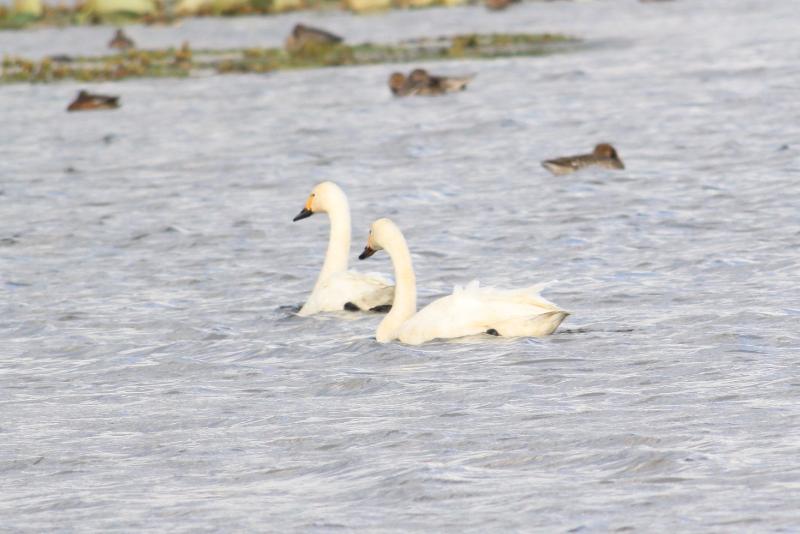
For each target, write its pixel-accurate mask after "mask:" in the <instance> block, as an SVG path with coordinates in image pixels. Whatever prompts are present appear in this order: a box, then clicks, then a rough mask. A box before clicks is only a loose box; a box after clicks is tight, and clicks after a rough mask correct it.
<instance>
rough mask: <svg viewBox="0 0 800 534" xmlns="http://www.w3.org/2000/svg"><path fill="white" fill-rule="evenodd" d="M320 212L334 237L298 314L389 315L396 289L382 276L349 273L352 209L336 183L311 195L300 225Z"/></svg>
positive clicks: (296, 218)
mask: <svg viewBox="0 0 800 534" xmlns="http://www.w3.org/2000/svg"><path fill="white" fill-rule="evenodd" d="M317 212H322V213H327V214H328V217H329V218H330V220H331V234H330V239H329V240H328V251H327V252H326V253H325V263H323V264H322V271H320V273H319V277H318V278H317V283H316V284H314V289H313V290H312V291H311V295H310V296H309V297H308V300H307V301H306V303H305V304H304V305H303V307H302V308H301V309H300V311H299V312H298V315H301V316H308V315H313V314H315V313H319V312H325V311H341V310H350V311H357V310H362V311H367V310H374V311H385V310H386V308H388V307H389V306H391V304H392V299H394V286H392V285H391V282H389V281H387V280H386V279H384V278H381V277H380V276H375V275H367V274H362V273H357V272H355V271H348V270H347V256H348V255H349V254H350V205H349V204H348V203H347V197H346V196H345V194H344V191H342V190H341V188H339V186H338V185H336V184H335V183H333V182H322V183H321V184H318V185H317V186H316V187H314V189H313V190H312V191H311V195H309V197H308V200H307V201H306V205H305V207H304V208H303V210H302V211H301V212H300V213H298V214H297V216H296V217H295V218H294V219H293V220H294V221H299V220H300V219H305V218H306V217H311V216H312V215H314V214H315V213H317Z"/></svg>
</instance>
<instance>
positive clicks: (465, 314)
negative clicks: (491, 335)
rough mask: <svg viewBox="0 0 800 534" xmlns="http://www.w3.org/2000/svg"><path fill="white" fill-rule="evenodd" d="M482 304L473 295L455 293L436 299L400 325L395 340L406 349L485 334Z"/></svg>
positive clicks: (463, 292) (460, 292) (462, 292)
mask: <svg viewBox="0 0 800 534" xmlns="http://www.w3.org/2000/svg"><path fill="white" fill-rule="evenodd" d="M481 308H482V303H481V301H480V299H477V298H475V294H473V293H470V292H467V291H463V290H462V291H458V292H456V293H454V294H452V295H448V296H446V297H442V298H440V299H436V300H434V301H433V302H431V303H430V304H428V305H427V306H425V307H424V308H422V309H421V310H420V311H419V312H417V313H416V314H415V315H414V316H413V317H411V319H409V320H408V321H406V322H405V323H403V326H401V327H400V331H399V333H398V338H399V339H400V341H402V342H403V343H408V344H409V345H419V344H420V343H424V342H426V341H430V340H431V339H450V338H455V337H463V336H472V335H475V334H482V333H484V332H486V330H487V329H486V328H483V326H482V322H481V320H480V316H481Z"/></svg>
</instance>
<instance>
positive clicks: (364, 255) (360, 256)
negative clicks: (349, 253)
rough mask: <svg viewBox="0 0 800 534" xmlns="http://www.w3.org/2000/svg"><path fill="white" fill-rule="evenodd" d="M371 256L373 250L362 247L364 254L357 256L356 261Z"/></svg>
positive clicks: (373, 252)
mask: <svg viewBox="0 0 800 534" xmlns="http://www.w3.org/2000/svg"><path fill="white" fill-rule="evenodd" d="M373 254H375V250H374V249H371V248H369V247H364V252H362V253H361V254H360V255H359V256H358V259H359V260H365V259H367V258H369V257H370V256H372V255H373Z"/></svg>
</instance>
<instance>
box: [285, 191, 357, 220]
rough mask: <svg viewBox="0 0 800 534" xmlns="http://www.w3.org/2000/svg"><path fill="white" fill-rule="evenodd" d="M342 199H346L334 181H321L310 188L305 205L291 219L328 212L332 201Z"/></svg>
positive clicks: (340, 200)
mask: <svg viewBox="0 0 800 534" xmlns="http://www.w3.org/2000/svg"><path fill="white" fill-rule="evenodd" d="M342 199H344V201H345V202H346V201H347V197H345V195H344V191H342V189H341V188H340V187H339V186H338V185H336V184H335V183H333V182H322V183H320V184H317V185H316V186H315V187H314V189H312V190H311V194H310V195H308V200H306V205H305V206H303V209H302V210H301V211H300V213H298V214H297V215H296V216H295V218H294V219H292V220H293V221H299V220H300V219H305V218H307V217H311V216H312V215H314V214H315V213H328V210H329V209H330V208H331V206H332V205H333V203H334V202H336V203H341V202H342Z"/></svg>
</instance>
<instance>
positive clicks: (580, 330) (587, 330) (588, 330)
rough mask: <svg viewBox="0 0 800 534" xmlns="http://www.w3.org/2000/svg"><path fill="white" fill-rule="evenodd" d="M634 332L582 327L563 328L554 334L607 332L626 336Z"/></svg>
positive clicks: (633, 329)
mask: <svg viewBox="0 0 800 534" xmlns="http://www.w3.org/2000/svg"><path fill="white" fill-rule="evenodd" d="M635 330H636V329H635V328H616V329H611V330H604V329H601V328H586V327H583V328H565V329H563V330H559V331H557V332H555V333H556V334H591V333H594V332H609V333H614V334H619V333H623V334H627V333H630V332H634V331H635Z"/></svg>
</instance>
